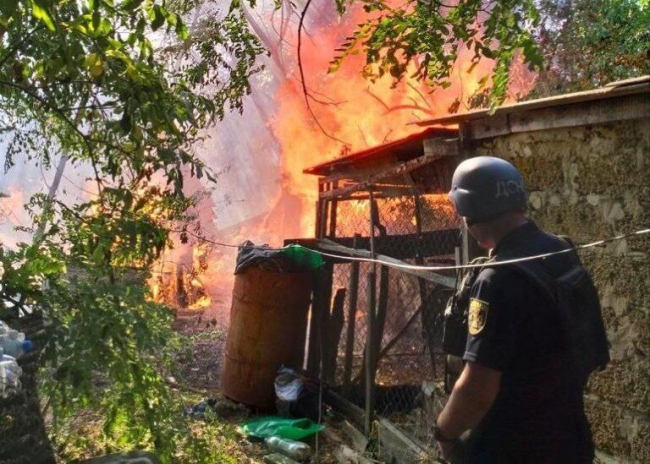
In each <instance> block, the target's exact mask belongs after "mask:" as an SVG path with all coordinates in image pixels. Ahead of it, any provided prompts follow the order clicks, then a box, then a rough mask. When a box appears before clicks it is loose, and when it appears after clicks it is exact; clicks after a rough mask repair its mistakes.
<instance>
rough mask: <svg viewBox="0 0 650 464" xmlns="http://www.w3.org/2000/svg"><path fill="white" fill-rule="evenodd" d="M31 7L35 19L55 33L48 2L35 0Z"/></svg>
mask: <svg viewBox="0 0 650 464" xmlns="http://www.w3.org/2000/svg"><path fill="white" fill-rule="evenodd" d="M31 7H32V15H34V18H36V19H37V20H39V21H41V22H42V23H43V24H45V26H47V28H48V29H49V30H50V31H54V29H55V26H54V20H53V19H52V16H51V14H50V12H49V8H48V5H47V2H45V1H43V0H35V1H33V2H31Z"/></svg>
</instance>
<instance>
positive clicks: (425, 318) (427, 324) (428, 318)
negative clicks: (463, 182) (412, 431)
mask: <svg viewBox="0 0 650 464" xmlns="http://www.w3.org/2000/svg"><path fill="white" fill-rule="evenodd" d="M413 199H414V200H415V227H416V229H417V234H418V239H419V240H418V245H419V244H420V241H421V240H422V199H421V197H420V193H419V192H417V191H416V192H415V193H414V195H413ZM423 262H424V260H423V259H422V255H421V254H420V252H419V250H418V254H417V255H416V256H415V263H416V264H419V265H421V264H423ZM418 286H419V288H420V308H421V309H422V313H421V316H422V317H421V319H420V320H421V322H422V331H423V332H424V335H425V336H426V340H427V348H428V349H429V357H430V359H431V375H432V376H433V377H432V378H434V379H435V378H436V356H435V354H434V327H433V324H434V320H435V315H434V314H433V311H431V306H430V305H431V301H430V298H429V297H427V290H426V282H425V281H424V279H422V278H418Z"/></svg>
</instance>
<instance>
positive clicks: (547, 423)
mask: <svg viewBox="0 0 650 464" xmlns="http://www.w3.org/2000/svg"><path fill="white" fill-rule="evenodd" d="M566 247H567V244H566V243H565V242H563V241H562V240H561V239H559V238H558V237H556V236H553V235H551V234H547V233H545V232H543V231H541V230H540V229H539V228H538V227H537V226H536V225H535V224H534V223H533V222H528V223H526V224H525V225H523V226H520V227H518V228H516V229H515V230H513V231H511V232H510V233H509V234H508V235H506V236H505V237H504V238H503V239H502V240H501V241H500V242H499V244H498V245H497V247H496V248H495V249H494V250H493V252H492V255H493V257H494V258H495V259H496V260H497V261H498V260H500V259H501V260H503V259H511V258H513V257H518V256H531V255H536V254H542V253H547V252H550V251H557V250H560V249H564V248H566ZM568 259H571V258H570V257H569V256H564V255H556V257H554V258H552V259H550V260H548V262H545V263H544V265H545V266H549V269H551V270H553V268H558V267H560V268H561V267H562V266H565V265H566V264H567V260H568ZM545 261H547V260H545ZM553 309H554V308H553V306H552V305H551V304H549V302H548V300H547V298H546V297H545V294H544V293H543V291H542V290H541V288H538V286H537V285H536V284H535V283H534V282H531V281H530V280H529V278H528V277H526V276H524V275H523V273H521V272H519V271H517V270H515V269H512V268H508V267H507V266H502V267H492V268H486V269H484V270H483V271H481V272H480V274H479V276H478V277H477V279H476V281H475V282H474V284H473V285H472V288H471V291H470V305H469V315H468V332H469V333H468V340H467V346H466V351H465V354H464V356H463V359H464V360H465V361H471V362H474V363H476V364H479V365H482V366H485V367H489V368H491V369H494V370H497V371H500V372H501V373H502V378H501V386H500V389H499V393H498V395H497V398H496V400H495V402H494V404H493V406H492V408H491V409H490V411H489V412H488V414H487V415H486V417H485V418H484V419H483V421H482V422H481V424H479V426H478V427H477V429H476V430H475V431H474V432H473V434H472V440H473V441H474V444H475V448H476V450H477V451H480V453H481V454H480V459H478V458H477V459H474V460H472V461H471V462H504V463H505V462H552V461H551V460H553V462H556V463H557V462H583V458H584V462H588V460H589V456H591V455H593V445H592V444H591V438H590V437H591V436H590V432H589V429H588V424H587V422H586V418H585V416H584V408H583V400H582V387H581V385H579V383H576V381H575V377H574V376H573V375H572V374H571V369H570V366H568V364H567V362H566V359H567V358H566V350H567V346H566V342H565V337H563V335H562V332H561V330H560V328H559V320H558V317H557V314H556V313H555V312H554V310H553ZM542 455H543V456H545V458H543V459H542V458H540V456H542ZM536 456H537V457H536ZM547 458H548V459H549V460H547ZM538 459H542V460H538Z"/></svg>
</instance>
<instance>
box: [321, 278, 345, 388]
mask: <svg viewBox="0 0 650 464" xmlns="http://www.w3.org/2000/svg"><path fill="white" fill-rule="evenodd" d="M346 292H347V290H346V289H345V288H339V289H337V290H336V293H335V294H334V303H333V304H332V312H331V313H330V316H329V322H328V330H327V337H326V338H325V346H324V347H323V355H324V359H323V377H324V378H325V381H326V382H327V383H329V384H331V385H333V384H334V382H335V375H336V360H337V358H338V354H339V342H340V341H341V331H342V330H343V323H344V321H345V317H344V315H343V307H344V305H345V294H346Z"/></svg>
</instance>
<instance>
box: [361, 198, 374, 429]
mask: <svg viewBox="0 0 650 464" xmlns="http://www.w3.org/2000/svg"><path fill="white" fill-rule="evenodd" d="M368 191H369V194H370V202H369V204H370V256H371V258H372V259H374V258H375V217H374V214H373V211H372V208H373V206H372V205H373V202H374V201H375V199H374V195H373V191H372V186H369V188H368ZM376 269H377V265H376V264H375V263H373V264H372V270H371V271H370V272H369V273H368V307H367V313H366V321H367V322H366V326H367V327H366V328H367V333H366V366H365V386H366V404H365V406H366V415H365V423H364V432H365V434H366V437H369V436H370V433H371V431H372V422H373V420H374V416H375V369H374V366H375V362H374V359H373V358H374V353H375V348H374V345H375V275H376V274H375V272H376Z"/></svg>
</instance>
